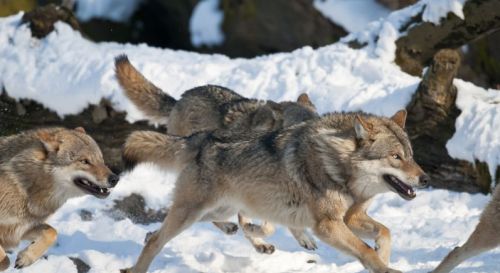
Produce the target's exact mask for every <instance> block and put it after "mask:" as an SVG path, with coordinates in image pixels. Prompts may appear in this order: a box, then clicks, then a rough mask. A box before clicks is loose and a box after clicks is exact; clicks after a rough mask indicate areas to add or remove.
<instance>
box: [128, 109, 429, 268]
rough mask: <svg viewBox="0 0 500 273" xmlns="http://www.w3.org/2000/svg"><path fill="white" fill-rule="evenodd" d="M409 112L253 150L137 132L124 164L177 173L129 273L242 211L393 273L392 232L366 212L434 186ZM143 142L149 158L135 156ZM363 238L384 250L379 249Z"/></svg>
mask: <svg viewBox="0 0 500 273" xmlns="http://www.w3.org/2000/svg"><path fill="white" fill-rule="evenodd" d="M405 121H406V111H405V110H401V111H398V112H397V113H396V114H395V115H394V116H392V117H391V118H385V117H379V116H373V115H369V114H365V113H361V112H358V113H333V114H326V115H324V116H323V117H321V118H319V119H314V120H309V121H305V122H302V123H300V124H297V125H293V126H290V127H288V128H283V129H280V130H277V131H273V132H269V133H266V134H263V135H260V136H256V137H254V138H250V139H247V140H244V141H234V142H231V141H229V142H228V141H224V138H221V137H220V136H218V135H217V131H215V132H200V133H196V134H193V135H191V136H188V137H179V136H172V135H166V134H161V133H157V132H135V133H132V135H131V136H130V137H129V138H128V139H127V142H126V144H125V147H124V157H125V158H126V159H127V160H130V161H134V162H153V163H155V164H158V165H159V166H161V167H163V168H166V169H171V170H174V171H178V172H179V173H180V174H179V177H178V178H177V182H176V188H175V193H174V197H173V204H172V206H171V207H170V211H169V214H168V215H167V218H166V219H165V221H164V223H163V225H162V227H161V228H160V230H158V231H157V232H156V233H155V234H153V235H152V236H151V237H150V238H149V240H148V241H147V243H146V245H145V247H144V249H143V251H142V253H141V255H140V256H139V259H138V261H137V263H136V264H135V265H134V266H133V267H132V268H130V269H126V270H123V271H122V272H127V273H129V272H130V273H144V272H146V270H147V268H148V267H149V264H150V263H151V261H152V260H153V258H154V257H155V255H156V254H158V252H159V251H160V250H161V248H162V247H163V246H164V245H165V244H166V243H167V242H168V241H169V240H171V239H172V238H173V237H175V236H176V235H178V234H179V233H180V232H182V231H183V230H184V229H186V228H188V227H189V226H190V225H192V224H193V223H195V222H196V221H221V220H225V219H227V218H228V217H231V216H232V215H234V214H236V213H237V212H238V211H242V212H244V214H245V215H249V216H251V217H254V218H257V219H263V220H265V221H268V222H271V223H277V224H281V225H284V226H287V227H289V228H292V229H294V230H299V231H300V230H304V229H306V228H310V229H312V230H313V231H314V233H315V235H316V236H317V237H318V238H319V239H321V240H322V241H324V242H325V243H327V244H329V245H331V246H332V247H335V248H337V249H339V250H341V251H343V252H345V253H347V254H349V255H351V256H354V257H356V258H357V259H359V261H360V262H361V263H362V264H363V265H364V266H365V267H366V268H367V269H369V270H370V272H375V273H396V272H400V271H398V270H394V269H391V268H390V267H389V258H390V252H391V237H390V231H389V229H388V228H387V227H385V226H384V225H382V224H381V223H379V222H377V221H375V220H374V219H372V218H371V217H369V216H368V215H367V213H366V210H367V209H368V206H369V204H370V202H371V200H372V198H373V197H374V196H375V195H377V194H379V193H384V192H390V191H393V192H395V193H397V194H398V195H399V196H401V197H402V198H404V199H406V200H410V199H413V198H415V196H416V194H415V190H414V187H420V186H425V185H426V184H428V182H429V177H428V176H427V175H426V174H425V173H424V171H423V170H422V169H421V168H420V166H419V165H418V164H417V163H416V162H415V161H414V160H413V151H412V148H411V144H410V141H409V138H408V136H407V134H406V132H405V130H404V126H405ZM138 143H140V144H141V145H142V147H144V149H145V150H142V151H140V152H138V150H137V149H134V148H133V147H135V146H136V145H137V144H138ZM360 238H370V239H373V240H374V241H375V245H376V247H375V249H373V248H371V247H370V246H369V245H367V244H366V243H364V242H363V241H362V240H361V239H360Z"/></svg>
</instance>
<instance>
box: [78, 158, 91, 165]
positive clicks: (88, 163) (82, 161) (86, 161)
mask: <svg viewBox="0 0 500 273" xmlns="http://www.w3.org/2000/svg"><path fill="white" fill-rule="evenodd" d="M80 162H81V163H82V164H85V165H90V161H88V159H82V160H80Z"/></svg>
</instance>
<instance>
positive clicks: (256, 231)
mask: <svg viewBox="0 0 500 273" xmlns="http://www.w3.org/2000/svg"><path fill="white" fill-rule="evenodd" d="M238 222H239V224H240V226H241V228H242V229H243V233H244V234H245V237H246V238H247V239H248V240H249V241H250V243H252V245H253V247H254V248H255V250H257V252H259V253H265V254H273V252H274V250H275V247H274V246H273V245H271V244H268V243H267V242H266V241H264V239H263V238H265V237H267V236H269V235H271V234H273V233H274V226H273V225H272V224H271V223H269V222H264V223H262V225H260V226H259V225H256V224H252V222H251V219H249V218H247V217H245V216H243V215H242V214H241V213H239V214H238Z"/></svg>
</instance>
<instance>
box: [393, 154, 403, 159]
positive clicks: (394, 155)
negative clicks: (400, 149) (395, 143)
mask: <svg viewBox="0 0 500 273" xmlns="http://www.w3.org/2000/svg"><path fill="white" fill-rule="evenodd" d="M392 158H394V159H396V160H401V157H400V156H399V155H398V154H393V155H392Z"/></svg>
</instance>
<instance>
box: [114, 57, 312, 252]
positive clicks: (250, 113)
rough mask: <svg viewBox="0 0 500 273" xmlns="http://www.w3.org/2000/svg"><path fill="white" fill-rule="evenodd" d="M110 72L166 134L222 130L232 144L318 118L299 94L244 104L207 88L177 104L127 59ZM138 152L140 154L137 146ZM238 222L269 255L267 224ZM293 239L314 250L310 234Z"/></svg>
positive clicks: (225, 227) (231, 227) (225, 225)
mask: <svg viewBox="0 0 500 273" xmlns="http://www.w3.org/2000/svg"><path fill="white" fill-rule="evenodd" d="M115 68H116V77H117V79H118V82H119V83H120V85H121V86H122V88H123V89H124V90H125V94H126V95H127V97H128V98H129V99H130V100H131V101H132V102H133V103H134V104H135V105H136V106H137V107H138V108H139V109H140V110H141V111H142V112H144V113H145V114H146V115H147V116H148V117H149V118H150V119H151V120H152V121H156V122H158V123H161V124H167V132H168V133H169V134H171V135H178V136H189V135H191V134H193V133H195V132H200V131H205V130H208V131H210V130H216V129H224V132H225V134H226V136H227V137H230V138H232V139H235V138H237V137H246V136H247V135H248V134H255V133H259V132H269V131H272V130H277V129H280V128H283V127H288V126H290V125H292V124H297V123H299V122H302V121H305V120H309V119H313V118H317V117H318V115H317V113H316V109H315V107H314V105H313V104H312V102H311V101H310V100H309V97H308V96H307V95H306V94H302V95H300V96H299V98H298V99H297V102H281V103H276V102H273V101H259V100H255V99H248V98H245V97H243V96H240V95H239V94H237V93H235V92H234V91H232V90H229V89H227V88H224V87H220V86H214V85H207V86H201V87H196V88H194V89H191V90H188V91H186V92H185V93H184V94H183V95H182V98H181V99H180V100H178V101H177V100H175V99H174V98H172V97H171V96H169V95H168V94H167V93H165V92H163V91H162V90H161V89H160V88H158V87H156V86H155V85H154V84H153V83H151V82H150V81H149V80H147V79H146V78H145V77H144V76H143V75H142V74H141V73H140V72H139V71H138V70H137V69H135V67H134V66H133V65H132V64H131V63H130V62H129V60H128V58H127V56H125V55H120V56H118V57H117V58H116V61H115ZM219 132H220V133H221V132H222V131H219ZM137 148H138V149H141V147H140V145H138V146H137ZM238 220H239V223H240V226H241V227H242V228H243V232H244V234H245V236H246V237H247V239H248V240H249V241H250V242H251V243H252V245H253V246H254V248H255V249H256V250H257V251H258V252H259V253H266V254H271V253H273V252H274V250H275V248H274V246H273V245H271V244H268V243H266V242H265V241H264V240H263V238H264V237H266V236H269V235H271V234H272V233H273V232H274V227H273V226H272V225H271V224H270V223H266V222H264V223H263V224H262V226H259V225H255V224H252V223H251V220H250V219H249V218H247V217H244V216H243V215H241V214H240V215H238ZM214 224H215V225H216V226H217V227H218V228H219V229H221V230H222V231H224V232H225V233H227V234H234V233H235V232H236V231H237V229H238V226H237V225H236V224H233V223H231V222H214ZM292 234H293V236H294V237H295V238H296V239H297V240H298V242H299V244H300V245H301V246H302V247H304V248H306V249H309V250H314V249H316V244H315V242H314V240H313V239H312V237H311V236H310V235H308V234H303V233H297V232H295V231H292Z"/></svg>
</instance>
